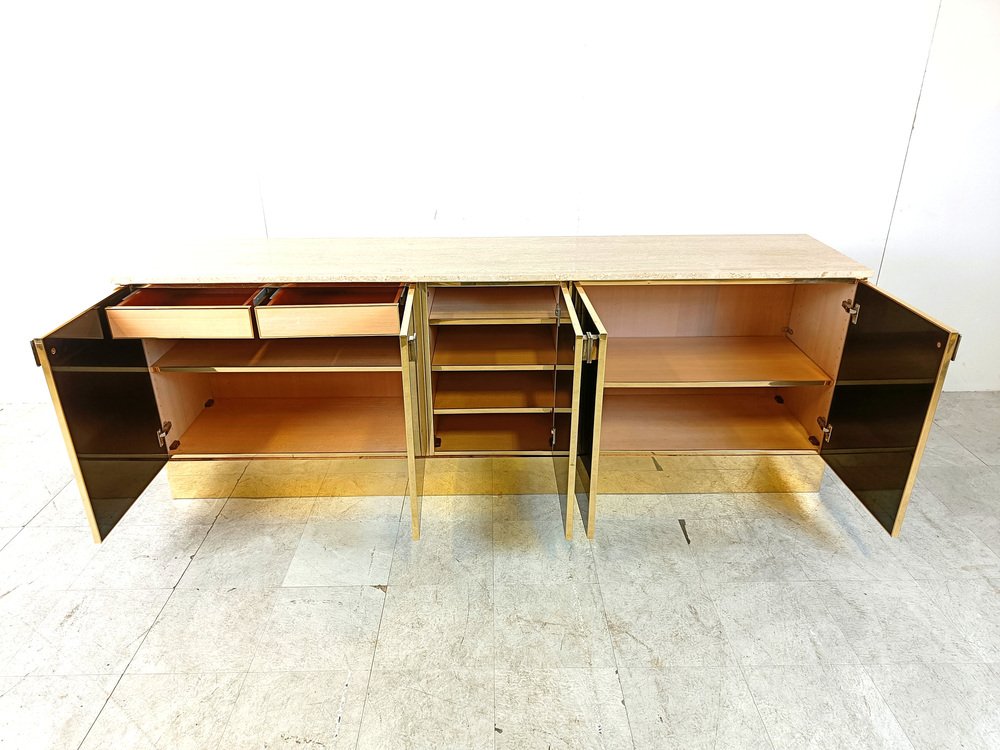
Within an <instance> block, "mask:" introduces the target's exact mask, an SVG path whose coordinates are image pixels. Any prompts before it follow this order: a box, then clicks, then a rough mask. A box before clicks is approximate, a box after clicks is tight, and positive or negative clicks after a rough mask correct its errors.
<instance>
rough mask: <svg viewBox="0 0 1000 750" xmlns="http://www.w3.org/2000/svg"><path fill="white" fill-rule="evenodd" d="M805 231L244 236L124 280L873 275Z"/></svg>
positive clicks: (194, 247) (176, 250)
mask: <svg viewBox="0 0 1000 750" xmlns="http://www.w3.org/2000/svg"><path fill="white" fill-rule="evenodd" d="M871 274H872V272H871V270H870V269H869V268H866V267H865V266H863V265H861V264H860V263H857V262H856V261H853V260H851V259H850V258H848V257H847V256H845V255H842V254H841V253H839V252H837V251H836V250H834V249H833V248H831V247H829V246H827V245H824V244H823V243H822V242H819V241H818V240H815V239H813V238H812V237H810V236H808V235H805V234H760V235H688V236H684V235H679V236H625V237H471V238H461V237H444V238H427V237H423V238H358V239H348V238H337V239H280V240H278V239H275V240H245V241H229V242H212V243H208V242H206V243H201V244H188V245H185V246H176V245H172V246H169V247H168V248H164V249H163V250H162V251H157V252H156V253H153V254H150V255H149V256H147V259H146V261H143V262H140V263H137V264H136V266H135V267H134V268H128V269H125V270H124V271H123V272H122V274H121V275H120V276H119V277H118V278H116V279H115V281H116V282H118V283H120V284H141V283H145V284H154V283H160V284H170V283H173V284H184V283H236V282H245V283H260V284H265V283H282V282H287V283H292V282H331V281H346V282H351V281H354V282H366V281H369V282H370V281H382V282H386V281H387V282H401V281H402V282H406V281H438V282H462V281H464V282H483V283H491V282H531V281H644V280H663V281H669V280H684V279H705V280H726V279H833V278H858V279H864V278H868V277H869V276H870V275H871Z"/></svg>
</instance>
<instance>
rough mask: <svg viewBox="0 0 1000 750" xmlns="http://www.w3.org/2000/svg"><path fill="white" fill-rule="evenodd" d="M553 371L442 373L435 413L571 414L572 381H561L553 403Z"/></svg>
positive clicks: (437, 390) (435, 401)
mask: <svg viewBox="0 0 1000 750" xmlns="http://www.w3.org/2000/svg"><path fill="white" fill-rule="evenodd" d="M552 378H553V374H552V371H551V370H549V371H545V370H542V371H535V372H531V371H526V372H442V373H438V375H437V382H436V386H435V389H434V413H435V414H462V413H466V414H468V413H475V414H487V413H518V412H522V413H527V412H539V413H543V412H544V413H549V412H551V411H552V409H553V405H554V406H555V409H556V411H557V412H559V413H569V411H570V408H571V394H570V382H569V381H567V380H566V379H565V378H560V382H559V387H558V388H557V389H556V390H555V401H554V402H553V383H552Z"/></svg>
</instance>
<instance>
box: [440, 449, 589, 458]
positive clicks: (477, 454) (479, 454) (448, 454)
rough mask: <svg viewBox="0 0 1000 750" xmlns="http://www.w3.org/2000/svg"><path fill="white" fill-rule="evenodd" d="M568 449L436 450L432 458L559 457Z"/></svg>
mask: <svg viewBox="0 0 1000 750" xmlns="http://www.w3.org/2000/svg"><path fill="white" fill-rule="evenodd" d="M568 455H569V451H440V450H439V451H437V452H436V453H435V454H434V456H433V458H461V457H463V456H466V457H469V458H486V457H489V456H515V457H516V456H525V457H529V458H533V457H542V458H545V457H549V456H552V457H559V456H568Z"/></svg>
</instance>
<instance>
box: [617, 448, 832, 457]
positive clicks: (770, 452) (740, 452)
mask: <svg viewBox="0 0 1000 750" xmlns="http://www.w3.org/2000/svg"><path fill="white" fill-rule="evenodd" d="M601 455H602V456H818V455H820V454H819V451H818V450H806V449H805V448H761V449H757V450H755V449H751V448H736V449H733V450H725V449H719V448H706V449H704V450H687V451H685V450H638V449H636V450H606V449H604V448H602V449H601Z"/></svg>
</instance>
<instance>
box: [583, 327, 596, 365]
mask: <svg viewBox="0 0 1000 750" xmlns="http://www.w3.org/2000/svg"><path fill="white" fill-rule="evenodd" d="M599 340H600V339H599V337H598V336H597V334H596V333H585V334H583V354H582V355H581V359H582V360H583V363H584V364H590V363H591V362H593V361H594V360H595V359H597V342H598V341H599Z"/></svg>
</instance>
